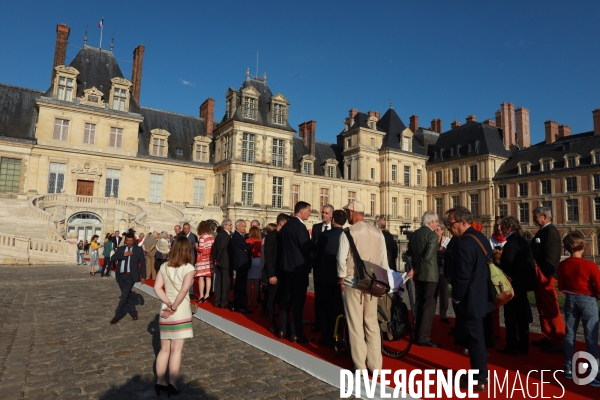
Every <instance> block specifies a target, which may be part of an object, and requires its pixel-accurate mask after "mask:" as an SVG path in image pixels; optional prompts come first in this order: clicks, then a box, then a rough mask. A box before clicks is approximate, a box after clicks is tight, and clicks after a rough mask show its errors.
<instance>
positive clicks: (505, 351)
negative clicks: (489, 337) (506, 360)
mask: <svg viewBox="0 0 600 400" xmlns="http://www.w3.org/2000/svg"><path fill="white" fill-rule="evenodd" d="M498 353H500V354H511V355H513V356H516V355H517V349H511V348H508V347H504V348H503V349H498Z"/></svg>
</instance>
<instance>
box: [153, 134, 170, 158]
mask: <svg viewBox="0 0 600 400" xmlns="http://www.w3.org/2000/svg"><path fill="white" fill-rule="evenodd" d="M166 143H167V139H165V138H160V137H153V138H152V155H153V156H158V157H165V156H166V155H167V154H166V151H165V150H166V147H167V146H166Z"/></svg>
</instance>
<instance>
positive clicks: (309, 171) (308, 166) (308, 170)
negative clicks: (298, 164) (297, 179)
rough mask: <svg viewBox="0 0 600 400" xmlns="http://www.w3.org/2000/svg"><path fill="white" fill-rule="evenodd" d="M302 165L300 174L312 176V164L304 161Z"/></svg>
mask: <svg viewBox="0 0 600 400" xmlns="http://www.w3.org/2000/svg"><path fill="white" fill-rule="evenodd" d="M303 164H304V166H303V168H302V172H304V173H305V174H308V175H312V163H310V162H308V161H305V162H304V163H303Z"/></svg>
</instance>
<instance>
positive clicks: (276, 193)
mask: <svg viewBox="0 0 600 400" xmlns="http://www.w3.org/2000/svg"><path fill="white" fill-rule="evenodd" d="M271 206H272V207H273V208H282V207H283V178H280V177H277V176H274V177H273V194H272V196H271Z"/></svg>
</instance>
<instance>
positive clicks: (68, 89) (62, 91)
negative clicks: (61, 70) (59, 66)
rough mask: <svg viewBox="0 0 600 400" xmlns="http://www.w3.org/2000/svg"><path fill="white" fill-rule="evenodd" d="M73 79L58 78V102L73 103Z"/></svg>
mask: <svg viewBox="0 0 600 400" xmlns="http://www.w3.org/2000/svg"><path fill="white" fill-rule="evenodd" d="M73 82H74V80H73V78H66V77H64V76H61V77H59V78H58V100H65V101H73Z"/></svg>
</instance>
